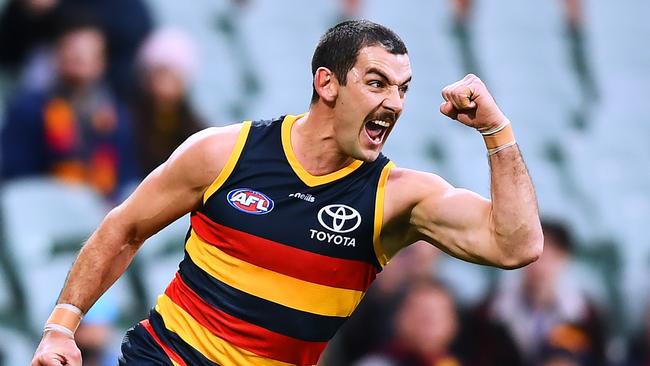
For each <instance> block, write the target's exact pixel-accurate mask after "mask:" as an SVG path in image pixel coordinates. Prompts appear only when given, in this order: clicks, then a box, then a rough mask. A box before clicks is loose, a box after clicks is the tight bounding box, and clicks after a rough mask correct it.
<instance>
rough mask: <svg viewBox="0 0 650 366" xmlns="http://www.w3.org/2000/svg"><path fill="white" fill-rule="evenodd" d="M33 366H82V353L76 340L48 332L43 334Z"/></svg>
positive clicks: (58, 333)
mask: <svg viewBox="0 0 650 366" xmlns="http://www.w3.org/2000/svg"><path fill="white" fill-rule="evenodd" d="M31 366H81V353H80V352H79V348H78V347H77V344H76V343H75V341H74V338H72V337H70V336H68V335H66V334H63V333H60V332H56V331H47V332H45V334H43V339H42V340H41V344H39V345H38V349H37V350H36V353H35V354H34V358H33V359H32V363H31Z"/></svg>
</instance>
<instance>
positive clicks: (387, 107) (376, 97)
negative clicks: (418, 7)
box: [334, 46, 411, 162]
mask: <svg viewBox="0 0 650 366" xmlns="http://www.w3.org/2000/svg"><path fill="white" fill-rule="evenodd" d="M410 81H411V64H410V62H409V58H408V55H393V54H391V53H390V52H388V51H386V50H385V49H384V48H382V47H379V46H371V47H365V48H362V49H361V50H360V51H359V55H358V56H357V62H356V64H355V65H354V66H353V67H352V69H351V70H350V71H349V72H348V74H347V83H346V85H339V86H338V90H337V97H336V101H335V106H334V114H335V118H336V125H335V129H336V131H335V133H336V136H337V140H338V141H337V143H338V145H339V148H340V149H341V151H343V152H344V153H345V154H347V155H349V156H351V157H353V158H355V159H359V160H363V161H368V162H370V161H374V160H375V159H377V156H378V155H379V152H380V151H381V149H382V147H383V146H384V143H385V142H386V139H387V138H388V135H389V134H390V132H391V131H392V130H393V128H394V127H395V123H396V122H397V119H398V118H399V116H400V115H401V114H402V110H403V108H404V97H405V95H406V91H407V90H408V85H409V83H410Z"/></svg>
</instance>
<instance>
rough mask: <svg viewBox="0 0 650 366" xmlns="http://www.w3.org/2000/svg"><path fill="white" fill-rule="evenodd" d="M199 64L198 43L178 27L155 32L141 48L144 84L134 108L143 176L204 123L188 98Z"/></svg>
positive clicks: (141, 75)
mask: <svg viewBox="0 0 650 366" xmlns="http://www.w3.org/2000/svg"><path fill="white" fill-rule="evenodd" d="M197 66H198V54H197V49H196V45H195V44H194V42H193V41H192V39H190V38H189V36H187V35H186V34H185V33H183V32H182V31H180V30H177V29H161V30H158V31H156V32H155V33H154V34H152V35H151V36H150V37H149V38H148V39H147V41H146V42H145V44H144V45H143V47H142V49H141V50H140V52H139V55H138V71H139V81H140V85H139V88H138V93H137V96H136V98H135V103H133V112H134V117H135V121H134V128H135V132H136V142H137V143H136V146H137V151H136V153H137V155H138V162H139V163H140V168H141V169H142V171H141V175H142V176H145V175H147V174H148V173H149V172H151V171H152V170H153V169H155V168H156V167H157V166H159V165H160V164H162V163H163V162H164V161H165V160H167V158H168V157H169V155H171V153H172V152H173V151H174V149H176V148H177V147H178V145H180V144H181V142H183V141H184V140H185V139H186V138H188V137H189V136H190V135H191V134H193V133H194V132H197V131H199V130H200V129H201V128H202V127H203V123H202V122H201V121H200V119H199V117H198V116H197V114H196V113H195V111H194V110H193V108H192V106H191V105H190V101H189V97H188V88H189V86H190V84H191V82H192V80H193V79H194V77H195V73H196V69H197Z"/></svg>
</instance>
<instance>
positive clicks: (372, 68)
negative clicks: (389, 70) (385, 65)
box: [366, 67, 413, 86]
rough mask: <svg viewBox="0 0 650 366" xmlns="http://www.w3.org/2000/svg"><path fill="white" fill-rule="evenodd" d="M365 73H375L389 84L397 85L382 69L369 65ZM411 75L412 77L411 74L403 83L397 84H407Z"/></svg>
mask: <svg viewBox="0 0 650 366" xmlns="http://www.w3.org/2000/svg"><path fill="white" fill-rule="evenodd" d="M366 74H377V75H379V76H380V77H381V78H383V79H384V80H386V81H388V82H389V83H390V84H396V85H397V83H395V82H393V81H392V80H391V79H390V78H389V77H388V76H387V75H386V74H385V73H384V72H383V71H381V70H380V69H378V68H376V67H371V68H370V69H368V71H367V72H366ZM412 77H413V75H411V76H409V77H408V79H406V80H405V81H404V82H403V83H401V84H399V86H403V85H405V84H408V83H409V82H410V81H411V78H412Z"/></svg>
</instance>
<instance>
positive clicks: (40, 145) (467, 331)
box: [0, 0, 650, 366]
mask: <svg viewBox="0 0 650 366" xmlns="http://www.w3.org/2000/svg"><path fill="white" fill-rule="evenodd" d="M249 3H250V2H249V1H242V0H239V1H234V0H233V1H231V3H230V4H231V5H230V7H229V8H228V9H229V10H228V12H226V13H225V14H224V15H222V16H221V17H219V18H218V19H217V22H216V23H217V28H218V29H220V31H222V32H223V33H224V34H226V37H225V38H226V40H227V42H230V44H231V45H233V47H234V48H233V49H234V50H235V51H234V54H235V55H236V56H237V57H239V62H241V65H242V70H243V72H242V73H241V84H242V85H243V88H244V89H246V90H247V91H248V94H249V95H256V94H257V93H259V89H260V85H259V83H260V81H259V80H258V79H257V76H256V74H255V72H254V70H253V68H252V66H251V65H250V64H249V61H248V59H249V57H248V54H247V51H246V48H245V47H244V46H242V44H243V43H244V42H245V40H243V39H242V37H241V35H240V34H239V33H237V30H236V28H237V27H238V24H237V22H236V21H235V20H234V19H235V18H234V15H233V14H234V13H236V12H240V11H243V10H245V8H246V6H247V5H248V4H249ZM562 3H563V7H564V9H565V15H566V17H565V19H564V24H566V29H567V32H566V34H567V42H568V46H569V49H570V50H571V51H570V56H571V64H572V65H573V68H574V72H575V75H576V78H577V79H578V80H579V84H580V91H581V93H582V98H583V100H584V101H585V103H594V101H595V100H597V98H598V96H599V91H598V87H597V85H596V82H595V78H594V76H593V71H592V68H591V66H590V65H589V62H588V58H587V57H586V51H585V42H586V41H585V37H584V31H583V27H584V25H583V12H582V10H581V4H580V1H579V0H563V1H562ZM150 6H151V5H150V4H149V3H145V2H144V1H143V0H110V1H109V0H10V1H6V2H5V4H4V6H3V7H2V9H1V10H0V67H2V75H3V77H2V83H4V86H3V89H4V91H5V93H4V94H5V96H6V98H5V100H4V101H3V103H4V108H3V115H2V121H1V122H0V178H1V179H2V184H3V186H5V187H6V186H7V185H9V184H11V183H14V182H22V181H24V180H29V179H33V178H34V177H36V178H39V177H40V178H46V179H50V180H51V182H54V183H52V184H64V185H74V186H79V185H80V186H84V187H87V188H88V187H89V188H91V190H92V191H93V192H94V193H93V194H96V195H97V196H98V197H100V200H101V201H102V202H103V204H104V205H105V207H107V208H108V207H111V206H114V205H115V204H117V203H119V202H120V201H121V200H122V199H124V198H125V197H126V195H128V193H129V192H130V191H131V190H132V189H133V188H134V186H135V185H137V183H138V182H139V181H140V180H141V179H143V178H144V177H145V176H146V175H147V174H148V173H149V172H151V171H152V170H154V169H155V168H156V167H157V166H158V165H159V164H160V163H162V162H163V161H164V160H165V159H166V158H167V157H168V156H169V155H170V154H171V152H172V151H173V150H174V149H175V148H176V147H177V146H178V145H179V144H180V143H181V142H182V141H183V140H185V139H186V138H187V137H188V136H190V135H191V134H193V133H194V132H196V131H199V130H200V129H202V128H204V127H207V126H208V124H207V123H205V122H204V119H203V118H202V116H201V115H200V114H199V113H198V112H197V108H196V107H195V106H194V105H193V103H192V99H191V98H190V92H191V89H192V85H193V83H194V81H195V80H196V79H197V77H198V75H197V70H198V69H199V64H200V61H201V60H202V58H201V52H200V49H199V43H197V42H196V41H195V40H194V39H193V38H192V37H191V36H190V35H189V34H188V33H187V32H186V31H184V30H182V29H180V28H170V27H158V26H156V21H155V20H154V17H153V15H152V13H151V9H150ZM363 6H364V4H363V2H362V1H361V0H340V1H338V2H337V3H336V9H337V11H338V16H336V17H335V18H336V19H332V21H338V20H341V19H348V18H355V17H360V16H363V15H364V14H363ZM474 6H475V4H473V1H472V0H451V1H450V7H451V9H452V12H451V14H450V16H451V19H452V20H451V22H450V25H451V27H450V28H451V29H450V31H451V38H452V40H453V41H454V42H455V43H454V44H455V46H456V49H457V50H458V55H459V59H460V60H461V63H462V66H461V68H462V69H463V70H464V71H465V72H474V73H477V74H478V73H479V72H480V71H479V70H480V60H479V59H478V58H477V56H476V50H475V47H474V46H473V45H474V42H473V40H472V31H471V26H470V25H471V19H472V14H473V11H474V10H473V9H474ZM304 61H305V64H306V63H307V62H308V60H304ZM305 90H307V89H305ZM232 108H233V110H232V111H231V112H232V113H231V115H233V116H239V115H242V116H244V115H246V116H248V117H254V116H249V115H248V109H247V105H246V103H240V104H237V105H233V106H232ZM259 117H268V116H259ZM586 124H587V122H586V121H584V120H581V119H578V120H576V121H575V127H576V128H577V129H584V128H587V126H586ZM1 215H2V216H0V220H3V221H6V220H5V219H7V212H6V207H5V205H4V204H3V211H2V214H1ZM6 225H7V224H6V222H5V223H3V224H2V226H3V229H2V230H3V231H5V232H6V231H8V229H7V228H6ZM543 229H544V234H545V251H544V254H543V256H542V257H541V258H540V259H539V260H538V261H537V262H535V263H534V264H532V265H530V266H528V267H526V268H524V269H522V270H517V271H511V272H504V271H495V270H486V276H488V280H487V283H488V285H487V289H486V291H485V292H484V293H483V294H482V295H481V296H480V298H479V299H478V300H476V301H471V302H468V301H464V300H463V299H462V297H461V296H459V295H458V294H459V293H460V292H462V291H461V290H462V289H460V288H459V287H458V286H462V284H461V285H459V283H456V282H453V281H447V279H445V278H444V276H441V275H440V274H441V271H443V269H442V267H441V266H440V262H441V261H444V260H448V258H446V254H444V253H440V252H439V251H438V249H436V248H435V247H433V246H431V245H428V244H426V243H416V244H414V245H412V246H411V247H409V248H407V249H405V250H403V251H402V252H400V253H399V254H398V255H397V256H396V257H395V258H393V259H392V261H391V264H390V266H388V267H387V268H386V269H385V270H384V271H383V272H382V273H381V274H380V275H379V277H378V279H377V281H376V283H375V284H374V285H373V286H372V288H371V289H370V291H369V292H368V293H367V294H366V296H365V298H364V300H363V302H362V304H361V305H360V307H359V309H358V311H357V312H356V313H355V315H354V316H353V317H352V318H351V319H350V321H348V323H347V324H346V325H345V326H344V328H343V329H342V330H341V331H340V332H339V334H338V335H337V336H336V337H335V339H334V340H333V342H332V343H331V344H330V346H329V348H328V349H327V351H326V353H325V354H324V356H323V357H322V360H321V364H322V365H357V366H383V365H386V366H402V365H404V366H406V365H413V366H418V365H422V366H425V365H426V366H461V365H462V366H465V365H466V366H470V365H472V366H474V365H475V366H488V365H531V366H574V365H575V366H587V365H589V366H599V365H603V366H605V365H621V366H645V365H650V311H648V313H647V316H646V317H645V319H643V320H639V321H638V322H636V324H634V327H633V328H634V329H632V330H631V331H627V332H626V333H625V334H623V335H621V334H622V330H624V329H625V327H623V326H621V325H620V324H617V322H618V321H620V319H619V318H617V317H616V316H615V315H613V314H612V313H613V311H612V310H611V309H610V307H609V305H611V304H608V303H607V302H606V301H602V300H601V299H597V298H594V297H593V296H591V294H590V292H589V291H587V289H586V288H585V286H584V284H583V283H582V282H581V278H580V277H579V276H575V273H573V272H571V271H570V269H571V268H572V266H573V264H575V262H576V257H577V256H578V255H579V253H580V248H579V246H578V244H577V243H576V240H575V238H574V235H573V233H572V230H571V226H570V225H568V224H567V223H566V222H562V221H561V220H553V219H550V218H549V219H545V220H544V222H543ZM6 239H7V234H6V233H4V234H2V236H0V241H2V242H1V243H0V273H2V277H4V278H5V282H6V283H7V284H6V285H4V286H5V287H8V288H9V290H10V291H13V295H12V298H11V299H9V300H7V301H5V304H3V305H4V306H5V308H6V309H2V310H0V330H2V328H3V327H4V328H8V329H14V330H15V331H17V332H24V333H25V334H27V337H28V339H30V340H32V341H35V340H36V338H35V335H34V330H33V329H32V328H29V327H23V326H20V325H15V324H14V323H13V322H12V321H11V318H14V320H16V319H18V321H26V322H30V324H34V323H39V322H40V321H41V320H43V319H28V317H29V314H28V312H27V314H26V315H25V314H24V313H25V309H23V308H24V307H27V306H28V305H27V301H26V300H25V299H24V298H26V297H29V296H28V294H25V292H29V291H31V290H30V289H26V288H23V287H22V286H23V284H22V283H21V281H20V280H19V279H18V277H20V276H21V274H20V273H16V272H17V271H18V272H19V271H20V268H21V267H20V266H13V264H12V263H11V258H12V255H15V254H12V248H11V247H9V245H7V243H6V242H7V240H6ZM179 240H180V239H179ZM78 244H79V245H80V242H79V243H78ZM174 248H175V249H174V250H177V251H181V250H180V248H179V247H178V246H175V247H174ZM610 259H611V260H614V259H613V258H610ZM16 268H17V269H16ZM134 268H135V269H136V271H137V268H138V267H137V266H134ZM174 269H175V268H174V267H173V265H170V266H167V268H166V269H165V271H166V272H167V273H168V274H170V275H171V273H172V272H173V271H174ZM137 275H138V273H135V276H134V278H136V279H135V280H134V282H133V283H132V285H133V286H134V287H135V288H136V289H137V288H140V290H141V288H142V287H144V286H146V285H147V284H146V281H144V282H142V280H137ZM140 275H142V274H140ZM138 281H140V282H138ZM60 285H61V284H60V283H56V284H52V286H55V287H58V286H60ZM136 292H137V291H136ZM140 293H142V292H140ZM637 300H639V299H637ZM52 301H54V299H52ZM145 305H151V304H145ZM119 311H120V309H119V308H118V306H116V305H115V304H114V303H112V302H111V299H110V298H109V299H106V300H100V302H99V303H98V304H97V305H96V306H95V307H94V308H93V310H92V311H91V312H90V314H89V315H88V316H87V317H86V318H85V320H84V323H83V324H82V327H81V328H80V329H79V331H78V332H77V341H78V343H79V346H80V347H81V350H82V353H83V357H84V360H85V361H84V365H108V364H114V360H115V359H114V357H115V354H114V353H115V352H116V351H117V347H115V345H114V342H113V340H114V339H115V338H116V335H115V334H116V333H118V332H117V331H116V329H120V328H121V327H122V326H123V324H124V323H127V322H128V321H131V320H132V319H128V320H125V317H124V316H123V315H121V314H119ZM7 314H9V315H7ZM17 314H24V315H17ZM140 315H141V316H142V317H143V316H144V315H145V314H144V313H142V314H140ZM120 321H122V323H120ZM625 330H627V329H625ZM118 336H119V335H118ZM621 339H623V340H624V341H621ZM112 342H113V343H112ZM10 350H11V345H7V346H4V347H0V365H2V364H3V357H4V358H5V359H6V358H7V352H10ZM3 353H4V354H3Z"/></svg>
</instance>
